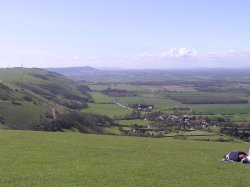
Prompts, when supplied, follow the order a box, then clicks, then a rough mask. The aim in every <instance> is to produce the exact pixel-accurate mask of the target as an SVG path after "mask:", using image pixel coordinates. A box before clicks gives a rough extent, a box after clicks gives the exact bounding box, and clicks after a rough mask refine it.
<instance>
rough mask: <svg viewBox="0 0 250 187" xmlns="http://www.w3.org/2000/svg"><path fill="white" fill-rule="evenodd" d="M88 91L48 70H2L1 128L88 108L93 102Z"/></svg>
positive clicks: (0, 89)
mask: <svg viewBox="0 0 250 187" xmlns="http://www.w3.org/2000/svg"><path fill="white" fill-rule="evenodd" d="M88 90H89V88H88V87H87V86H85V85H81V84H79V83H78V82H75V81H73V80H71V79H68V78H66V77H64V76H63V75H60V74H58V73H54V72H50V71H47V70H42V69H34V68H5V69H0V127H2V128H4V127H9V126H18V125H23V124H26V125H27V124H30V123H36V122H39V121H43V120H45V119H53V118H55V117H56V115H58V114H63V113H65V111H70V110H74V109H76V110H78V109H82V108H85V107H87V103H88V102H89V101H91V100H92V98H91V96H90V95H89V94H88Z"/></svg>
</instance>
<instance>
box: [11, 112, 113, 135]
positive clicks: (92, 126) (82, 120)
mask: <svg viewBox="0 0 250 187" xmlns="http://www.w3.org/2000/svg"><path fill="white" fill-rule="evenodd" d="M113 124H114V122H113V120H112V119H110V118H109V117H107V116H102V115H96V114H90V113H82V112H79V111H73V112H68V113H66V114H61V115H58V116H57V118H56V119H54V120H43V121H41V122H40V123H36V124H34V123H31V124H23V125H20V124H18V125H12V126H11V128H12V129H23V130H24V129H25V130H37V131H64V130H65V129H71V130H72V129H76V130H78V131H79V132H81V133H96V134H103V133H105V130H104V127H109V126H111V125H113Z"/></svg>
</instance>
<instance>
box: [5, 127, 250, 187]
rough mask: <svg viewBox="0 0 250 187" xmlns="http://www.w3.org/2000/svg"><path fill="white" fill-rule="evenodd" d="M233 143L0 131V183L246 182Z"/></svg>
mask: <svg viewBox="0 0 250 187" xmlns="http://www.w3.org/2000/svg"><path fill="white" fill-rule="evenodd" d="M248 148H249V145H247V144H239V143H218V142H199V141H198V142H195V141H183V140H169V139H165V138H162V139H154V138H137V137H121V136H102V135H86V134H79V133H48V132H30V131H9V130H0V153H1V154H0V166H1V167H0V184H1V186H232V187H235V186H250V181H249V180H248V177H249V169H250V165H243V164H238V163H234V164H232V163H220V162H218V158H219V157H220V156H221V155H223V154H224V153H226V152H228V151H229V150H234V149H237V150H247V149H248Z"/></svg>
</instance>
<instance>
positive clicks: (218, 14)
mask: <svg viewBox="0 0 250 187" xmlns="http://www.w3.org/2000/svg"><path fill="white" fill-rule="evenodd" d="M249 10H250V1H248V0H237V1H236V0H70V1H69V0H22V1H20V0H8V1H6V0H0V67H8V66H11V67H13V66H20V65H21V64H23V65H24V66H26V67H69V66H86V65H88V66H94V67H120V68H136V69H138V68H189V67H230V68H236V67H245V66H250V37H249V33H250V24H249V18H250V11H249Z"/></svg>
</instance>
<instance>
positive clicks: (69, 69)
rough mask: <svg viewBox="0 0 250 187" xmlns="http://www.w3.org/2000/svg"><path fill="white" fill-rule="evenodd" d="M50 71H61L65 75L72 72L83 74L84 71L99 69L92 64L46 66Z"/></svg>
mask: <svg viewBox="0 0 250 187" xmlns="http://www.w3.org/2000/svg"><path fill="white" fill-rule="evenodd" d="M46 70H48V71H52V72H56V73H60V74H63V75H71V74H81V73H83V72H92V71H93V72H95V71H98V70H97V69H95V68H93V67H90V66H84V67H65V68H46Z"/></svg>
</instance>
